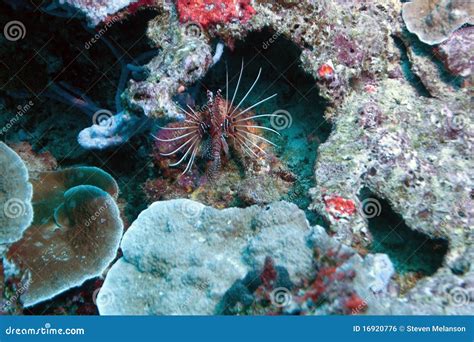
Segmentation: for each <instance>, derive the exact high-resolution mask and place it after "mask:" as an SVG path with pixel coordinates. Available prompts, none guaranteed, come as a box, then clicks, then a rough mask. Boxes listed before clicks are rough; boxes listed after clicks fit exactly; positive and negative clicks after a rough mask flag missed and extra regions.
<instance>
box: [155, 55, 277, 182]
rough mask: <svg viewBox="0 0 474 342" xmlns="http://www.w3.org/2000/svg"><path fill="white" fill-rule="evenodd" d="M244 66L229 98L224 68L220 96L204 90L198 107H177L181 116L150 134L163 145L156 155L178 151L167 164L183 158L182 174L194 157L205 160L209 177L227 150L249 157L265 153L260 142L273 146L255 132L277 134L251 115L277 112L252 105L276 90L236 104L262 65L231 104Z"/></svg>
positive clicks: (187, 169) (261, 115)
mask: <svg viewBox="0 0 474 342" xmlns="http://www.w3.org/2000/svg"><path fill="white" fill-rule="evenodd" d="M243 70H244V62H243V61H242V67H241V69H240V74H239V78H238V81H237V85H236V88H235V90H234V94H233V96H232V99H231V100H230V102H229V100H228V98H229V96H228V95H229V74H228V72H227V70H226V97H225V99H224V98H223V96H222V93H221V90H218V91H217V92H216V94H214V93H213V92H211V91H208V92H207V97H208V99H207V104H206V105H205V106H204V107H203V108H200V109H199V110H194V109H193V108H191V106H189V105H188V106H187V110H186V109H184V108H181V107H179V108H180V110H182V111H183V113H184V114H185V120H184V121H182V122H175V123H172V124H169V125H168V126H166V127H160V128H161V129H162V130H164V131H167V134H166V135H165V137H166V138H164V137H163V136H154V137H155V139H156V140H158V142H159V144H160V145H162V146H165V147H164V148H160V150H163V149H164V150H165V151H162V152H160V155H162V156H164V157H171V156H173V155H177V154H181V158H180V159H179V160H178V161H177V162H175V163H172V164H169V166H172V167H173V166H179V165H181V164H183V163H184V162H185V161H186V160H187V165H186V167H185V169H184V171H183V173H182V174H185V173H187V172H188V171H190V170H191V168H192V166H193V164H194V162H195V160H196V157H198V156H199V157H201V158H203V159H205V160H208V169H207V172H208V174H209V175H210V176H211V178H212V177H213V175H215V174H216V172H218V171H219V169H220V167H221V161H222V155H223V154H224V155H225V156H226V157H227V158H228V157H229V150H230V149H232V150H233V151H235V152H237V154H239V155H240V156H241V157H243V155H244V154H247V155H248V156H250V157H252V158H258V157H259V154H260V153H262V154H266V152H265V150H264V149H263V148H262V146H261V145H262V144H265V143H268V144H270V145H273V146H276V145H275V144H274V143H273V142H272V141H270V140H268V139H266V138H264V137H262V136H261V135H259V134H258V133H259V131H260V130H267V131H270V132H272V133H275V134H277V135H280V133H279V132H277V131H276V130H274V129H272V128H269V127H265V126H261V125H258V124H257V123H256V122H255V121H253V119H256V118H262V117H273V116H278V115H276V114H255V113H254V112H252V109H253V108H255V107H257V106H258V105H260V104H262V103H264V102H266V101H268V100H270V99H272V98H274V97H275V96H277V94H273V95H271V96H269V97H267V98H265V99H263V100H261V101H258V102H257V103H255V104H253V105H251V106H249V107H247V108H245V109H241V108H240V106H241V105H242V103H243V102H244V101H245V99H246V98H247V97H248V96H249V94H250V93H251V92H252V90H253V88H254V87H255V85H256V84H257V82H258V80H259V78H260V75H261V73H262V69H260V70H259V72H258V75H257V77H256V79H255V81H254V82H253V84H252V86H251V87H250V89H249V90H248V91H247V93H246V94H245V96H244V97H243V98H242V99H241V100H240V102H239V103H238V104H237V105H235V106H234V101H235V98H236V96H237V92H238V90H239V86H240V81H241V79H242V73H243Z"/></svg>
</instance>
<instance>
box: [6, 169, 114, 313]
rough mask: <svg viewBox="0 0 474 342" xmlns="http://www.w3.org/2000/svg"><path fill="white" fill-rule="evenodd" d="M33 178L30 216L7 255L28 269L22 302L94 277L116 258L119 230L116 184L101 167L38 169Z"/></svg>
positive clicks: (40, 298)
mask: <svg viewBox="0 0 474 342" xmlns="http://www.w3.org/2000/svg"><path fill="white" fill-rule="evenodd" d="M33 183H34V197H33V203H34V212H35V219H34V221H33V224H32V226H31V227H30V228H29V229H28V230H27V231H26V232H25V234H24V237H23V238H22V239H21V240H20V241H18V242H16V243H15V244H13V245H12V247H11V248H10V249H9V251H8V254H7V257H8V259H9V260H10V262H13V263H14V264H15V265H16V266H17V267H19V268H20V270H22V271H24V272H28V273H30V274H31V283H30V284H29V287H28V291H26V292H25V293H24V294H23V295H22V296H21V299H22V302H23V303H24V305H25V306H32V305H34V304H36V303H38V302H41V301H44V300H46V299H49V298H51V297H53V296H56V295H58V294H59V293H61V292H63V291H65V290H67V289H69V288H71V287H74V286H78V285H81V284H82V283H83V282H84V281H85V280H87V279H90V278H94V277H97V276H99V275H100V274H101V273H102V272H103V271H104V270H105V268H106V267H107V266H108V265H109V263H110V262H111V261H112V260H113V259H114V258H115V256H116V253H117V250H118V245H119V242H120V238H121V236H122V231H123V224H122V220H121V219H120V213H119V210H118V207H117V205H116V204H115V201H114V198H116V197H117V193H118V189H117V184H116V183H115V181H114V180H113V178H112V177H110V176H109V175H108V174H106V173H105V172H103V171H101V170H100V169H97V168H84V167H83V168H78V169H69V170H63V171H56V172H45V173H40V174H38V176H37V178H36V179H35V180H34V181H33ZM79 184H80V185H79ZM85 184H87V185H85ZM104 190H105V191H108V192H105V191H104Z"/></svg>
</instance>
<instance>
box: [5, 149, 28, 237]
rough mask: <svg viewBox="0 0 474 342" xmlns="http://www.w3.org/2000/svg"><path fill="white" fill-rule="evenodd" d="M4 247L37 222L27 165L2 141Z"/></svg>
mask: <svg viewBox="0 0 474 342" xmlns="http://www.w3.org/2000/svg"><path fill="white" fill-rule="evenodd" d="M0 195H1V197H0V244H5V243H12V242H15V241H17V240H18V239H20V238H21V236H22V234H23V232H24V231H25V229H26V228H28V227H29V225H30V224H31V222H32V220H33V207H32V205H31V198H32V195H33V188H32V185H31V183H30V182H29V176H28V170H27V169H26V166H25V164H24V163H23V161H22V160H21V158H20V157H19V156H18V154H16V153H15V151H13V150H12V149H11V148H9V147H8V146H7V145H6V144H4V143H3V142H0Z"/></svg>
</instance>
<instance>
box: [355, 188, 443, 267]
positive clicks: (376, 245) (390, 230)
mask: <svg viewBox="0 0 474 342" xmlns="http://www.w3.org/2000/svg"><path fill="white" fill-rule="evenodd" d="M369 198H370V199H375V200H376V201H378V203H380V207H379V208H378V209H379V210H378V212H379V213H380V214H379V215H378V216H375V217H373V218H369V219H368V221H369V230H370V232H371V234H372V236H373V243H372V246H371V252H373V253H386V254H388V256H389V257H390V259H391V260H392V262H393V264H394V266H395V269H396V270H397V272H399V273H401V274H404V273H407V272H417V273H420V274H423V275H431V274H433V273H435V272H436V270H437V269H438V268H440V267H441V266H442V263H443V259H444V256H445V255H446V253H447V251H448V242H447V241H446V240H444V239H434V238H430V237H429V236H427V235H425V234H423V233H419V232H417V231H414V230H412V229H410V227H408V226H407V225H406V224H405V222H404V220H403V218H402V217H401V216H400V215H399V214H397V213H396V212H394V211H393V209H392V208H391V207H390V205H389V204H388V202H387V201H385V200H382V199H380V198H377V197H375V196H374V195H373V194H372V193H371V192H370V191H369V190H368V189H363V191H361V195H360V199H361V201H363V200H366V199H369Z"/></svg>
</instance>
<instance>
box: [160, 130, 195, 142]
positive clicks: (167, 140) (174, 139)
mask: <svg viewBox="0 0 474 342" xmlns="http://www.w3.org/2000/svg"><path fill="white" fill-rule="evenodd" d="M196 133H198V130H197V129H196V130H195V131H193V132H189V133H186V134H183V135H180V136H178V137H175V138H171V139H161V138H158V137H157V136H156V135H153V134H152V136H153V138H155V139H156V140H158V141H161V142H171V141H176V140H179V139H183V138H186V137H189V136H190V135H193V134H196Z"/></svg>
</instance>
